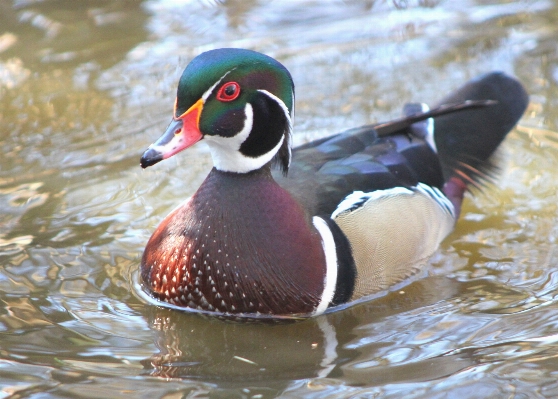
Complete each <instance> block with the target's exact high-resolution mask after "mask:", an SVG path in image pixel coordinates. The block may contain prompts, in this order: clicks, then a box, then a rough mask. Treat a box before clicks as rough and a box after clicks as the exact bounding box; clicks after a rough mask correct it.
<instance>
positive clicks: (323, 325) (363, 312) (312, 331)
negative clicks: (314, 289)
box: [144, 277, 463, 384]
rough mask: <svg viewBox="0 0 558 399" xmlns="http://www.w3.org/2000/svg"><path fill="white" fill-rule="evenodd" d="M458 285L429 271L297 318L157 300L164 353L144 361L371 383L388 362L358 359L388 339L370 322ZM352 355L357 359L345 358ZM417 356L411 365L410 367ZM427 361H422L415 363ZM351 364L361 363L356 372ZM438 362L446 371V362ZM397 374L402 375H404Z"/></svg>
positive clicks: (168, 374)
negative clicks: (216, 311) (243, 319)
mask: <svg viewBox="0 0 558 399" xmlns="http://www.w3.org/2000/svg"><path fill="white" fill-rule="evenodd" d="M458 290H459V285H458V284H457V283H456V282H455V281H453V280H450V279H447V278H445V277H432V278H426V279H423V280H420V281H417V282H415V283H412V284H411V285H409V286H407V287H405V288H404V290H401V291H397V292H392V293H391V294H389V295H387V296H385V297H383V298H380V299H378V300H375V301H373V302H372V303H371V304H369V305H357V306H354V307H352V308H349V309H347V310H345V311H343V312H336V313H332V314H328V315H326V316H323V317H318V318H315V319H309V320H305V321H302V322H291V323H285V322H283V323H279V322H276V323H273V322H269V323H264V322H260V323H238V322H222V321H220V320H216V319H208V318H205V317H200V316H198V315H192V314H190V313H186V312H179V311H176V310H170V309H164V308H159V307H154V306H151V307H148V308H147V309H146V314H147V316H148V318H149V324H150V325H151V326H152V328H153V329H154V330H156V331H157V332H158V338H157V340H156V342H155V344H156V346H157V348H158V349H159V353H158V354H156V355H154V356H152V357H151V358H150V359H149V360H148V361H146V362H144V365H145V366H146V368H147V370H148V371H149V373H150V374H151V375H156V376H160V377H165V378H176V377H180V378H196V379H197V378H203V379H204V380H206V381H218V380H223V381H228V382H231V383H232V382H237V383H243V382H246V381H266V380H269V379H270V378H273V379H274V380H276V381H285V382H288V381H289V380H291V379H301V378H325V377H328V376H330V375H335V376H336V377H340V376H342V375H345V377H346V378H348V380H349V381H351V383H354V384H360V383H362V382H360V381H359V380H360V379H362V378H363V373H364V374H366V375H367V378H368V383H373V382H374V381H376V382H375V383H376V384H380V383H382V381H384V382H385V379H382V378H379V376H377V377H375V373H380V374H381V373H385V372H386V370H385V366H386V365H387V364H382V363H378V364H375V366H376V367H375V368H374V367H372V368H370V367H367V368H366V370H363V368H362V367H359V366H358V364H359V363H361V362H362V360H361V359H362V358H365V359H370V358H376V357H377V356H378V353H377V352H379V351H381V350H382V348H383V347H385V345H386V342H382V338H380V337H379V336H376V339H378V341H377V342H376V341H375V340H374V338H372V337H374V335H373V334H369V333H370V331H369V330H368V329H367V328H366V326H367V325H373V324H374V323H382V320H384V319H385V318H387V317H389V316H392V315H396V314H402V313H405V312H410V311H412V310H415V309H419V308H423V307H427V306H431V305H433V304H434V303H437V302H439V301H443V300H448V299H450V298H452V297H453V296H454V295H455V294H456V293H457V292H458ZM371 339H372V340H371ZM359 341H360V342H359ZM348 359H352V360H351V361H350V362H349V363H348V364H347V362H348ZM401 360H403V359H399V361H401ZM406 360H407V361H408V360H409V359H406ZM353 363H356V364H355V365H352V364H353ZM413 364H414V363H412V364H409V365H407V366H406V367H408V368H411V369H412V368H414V367H415V366H413ZM421 367H422V366H420V364H419V365H417V370H420V368H421ZM459 367H463V365H462V364H461V365H460V366H459ZM150 369H151V370H150ZM352 369H355V370H357V371H356V375H353V374H354V373H353V371H351V370H352ZM436 370H437V371H436V372H441V371H443V372H444V373H448V370H447V369H446V370H442V369H436ZM436 372H434V370H430V372H429V371H426V370H424V373H423V378H439V377H440V376H441V375H438V374H436ZM442 375H445V374H442ZM391 378H392V380H393V381H396V380H397V379H400V378H402V375H400V374H399V375H398V374H394V375H393V376H392V377H391ZM353 380H354V381H353Z"/></svg>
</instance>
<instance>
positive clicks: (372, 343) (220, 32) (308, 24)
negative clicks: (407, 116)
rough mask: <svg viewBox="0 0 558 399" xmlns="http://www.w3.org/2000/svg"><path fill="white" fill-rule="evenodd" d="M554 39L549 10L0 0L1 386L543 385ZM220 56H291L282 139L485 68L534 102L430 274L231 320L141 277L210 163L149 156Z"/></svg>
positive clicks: (556, 200) (557, 89)
mask: <svg viewBox="0 0 558 399" xmlns="http://www.w3.org/2000/svg"><path fill="white" fill-rule="evenodd" d="M557 43H558V2H557V1H539V0H530V1H527V0H525V1H517V2H509V1H498V0H494V1H477V2H475V1H468V0H466V1H456V0H455V1H449V0H448V1H424V0H423V1H412V0H409V1H407V2H401V1H398V2H395V3H394V2H391V1H376V2H374V1H356V0H354V1H350V0H346V1H305V0H300V1H294V0H293V1H257V0H236V1H210V0H206V1H202V0H199V1H194V0H190V1H187V0H183V1H170V0H169V1H166V0H159V1H155V0H153V1H70V0H45V1H42V2H41V1H34V0H25V1H23V0H22V1H15V0H14V1H9V0H0V149H1V156H0V301H1V302H2V305H1V306H0V399H1V398H51V397H52V398H124V397H133V398H168V399H170V398H173V399H174V398H201V397H212V398H273V397H278V396H279V397H284V398H298V397H308V398H376V397H382V398H401V397H405V398H449V397H451V398H454V397H455V398H500V397H502V398H533V397H534V398H537V397H548V398H552V397H557V396H558V382H557V374H558V361H557V359H556V357H558V304H557V303H556V301H555V296H556V294H557V293H558V291H557V287H558V274H557V271H558V250H557V244H556V241H557V238H558V209H557V204H558V194H557V190H556V187H558V45H557ZM216 47H246V48H250V49H255V50H258V51H261V52H264V53H267V54H269V55H271V56H273V57H276V58H278V59H279V60H280V61H281V62H282V63H283V64H284V65H286V66H287V68H289V70H290V71H291V73H292V75H293V78H294V80H295V84H296V93H297V97H296V119H295V142H296V143H303V142H306V141H308V140H310V139H313V138H317V137H323V136H325V135H328V134H332V133H335V132H337V131H340V130H343V129H346V128H349V127H354V126H357V125H361V124H365V123H374V122H379V121H383V120H387V119H389V118H393V117H396V116H398V115H399V113H400V109H401V105H402V104H403V103H404V102H405V101H426V102H430V103H434V102H436V100H438V99H439V98H441V97H443V96H444V95H445V94H446V93H448V92H449V91H450V90H452V89H453V88H455V87H457V86H459V85H460V84H462V83H463V82H465V81H466V80H468V79H470V78H472V77H474V76H476V75H479V74H481V73H484V72H487V71H490V70H502V71H505V72H507V73H510V74H513V75H515V76H517V77H518V78H519V79H520V80H521V81H522V82H523V83H524V84H525V86H526V88H527V90H528V91H529V93H530V94H531V103H530V105H529V108H528V110H527V113H526V114H525V116H524V118H523V119H522V120H521V121H520V123H519V125H518V127H517V129H515V130H514V131H512V133H511V134H510V135H509V136H508V138H507V139H506V141H505V143H504V145H503V148H502V151H501V154H500V166H501V170H500V173H499V175H498V177H497V179H496V181H495V183H494V184H493V185H492V186H490V187H488V188H487V189H486V190H485V191H484V192H483V193H475V195H474V196H469V197H468V198H467V200H466V203H465V205H464V209H463V213H462V218H461V220H460V222H459V223H458V225H457V227H456V230H455V231H454V232H453V233H452V234H451V235H450V237H449V238H448V239H446V241H445V242H444V243H443V244H442V246H441V248H440V250H439V251H438V252H437V253H436V254H435V255H434V257H433V258H432V260H431V262H430V265H429V267H428V269H427V271H426V273H425V274H424V275H422V276H420V278H418V279H416V280H415V281H414V282H413V283H411V284H410V285H408V286H405V287H402V288H400V289H398V290H396V291H394V292H392V293H390V294H389V295H387V296H385V297H383V298H379V299H376V300H373V301H370V302H368V303H364V304H360V305H358V306H356V307H353V308H350V309H347V310H344V311H341V312H337V313H334V314H330V315H327V316H324V317H320V318H317V319H313V320H308V321H304V322H301V323H295V324H289V325H259V324H238V323H236V324H235V323H224V322H221V321H218V320H211V319H207V318H203V317H200V316H197V315H189V314H182V313H179V312H176V311H172V310H169V309H161V308H157V307H154V306H152V305H149V304H146V303H144V302H143V301H142V300H141V299H140V298H139V297H138V295H137V294H136V293H135V288H134V282H135V280H134V278H135V272H136V270H137V268H138V264H139V260H140V256H141V253H142V250H143V247H144V245H145V243H146V241H147V239H148V238H149V236H150V234H151V232H152V231H153V230H154V228H155V226H156V225H157V224H158V223H159V221H160V220H161V219H162V218H163V217H164V216H165V215H166V214H167V213H168V212H169V211H170V210H172V209H173V208H174V207H175V206H176V205H178V204H179V203H180V202H181V201H182V200H183V199H185V198H186V197H188V196H189V195H191V194H192V193H193V192H194V191H195V190H196V188H197V187H198V185H199V184H200V183H201V181H202V180H203V178H204V177H205V175H206V174H207V172H208V171H209V169H210V168H211V159H210V158H209V152H208V150H207V148H206V147H205V146H204V145H203V143H200V144H198V145H196V146H195V147H194V148H192V149H189V150H188V151H187V152H184V153H182V154H180V155H179V156H176V157H173V158H172V159H169V160H167V161H165V162H164V163H161V164H158V165H157V166H155V167H153V168H149V169H147V170H145V171H144V170H141V168H140V167H139V157H140V155H141V153H142V152H143V150H145V148H147V146H148V145H149V144H150V143H151V142H152V141H153V140H154V139H155V138H157V137H159V135H160V134H161V133H162V132H163V131H164V129H165V128H166V125H167V123H168V121H169V120H170V117H171V112H172V107H173V102H174V96H175V90H176V81H177V79H178V77H179V75H180V73H181V72H182V69H183V68H184V66H185V65H186V64H187V63H188V62H189V60H191V59H192V58H193V57H194V56H195V55H196V54H199V53H200V52H202V51H204V50H207V49H211V48H216Z"/></svg>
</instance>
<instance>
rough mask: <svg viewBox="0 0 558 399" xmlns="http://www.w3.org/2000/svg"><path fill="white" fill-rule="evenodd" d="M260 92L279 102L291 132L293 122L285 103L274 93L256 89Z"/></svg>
mask: <svg viewBox="0 0 558 399" xmlns="http://www.w3.org/2000/svg"><path fill="white" fill-rule="evenodd" d="M258 91H259V92H260V93H263V94H265V95H266V96H268V97H269V98H271V99H273V100H274V101H275V102H276V103H277V104H279V106H280V107H281V109H282V110H283V112H284V113H285V116H286V118H287V121H288V122H289V132H288V134H291V132H292V131H293V123H292V120H291V114H290V113H289V109H288V108H287V106H286V105H285V103H284V102H283V100H281V99H280V98H279V97H277V96H276V95H275V94H272V93H270V92H269V91H267V90H258ZM293 104H294V93H293ZM288 165H289V166H290V165H291V146H290V145H289V163H288Z"/></svg>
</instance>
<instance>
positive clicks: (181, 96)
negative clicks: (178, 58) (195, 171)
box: [141, 48, 294, 173]
mask: <svg viewBox="0 0 558 399" xmlns="http://www.w3.org/2000/svg"><path fill="white" fill-rule="evenodd" d="M293 107H294V85H293V81H292V78H291V75H290V74H289V72H288V71H287V69H286V68H285V67H284V66H283V65H282V64H280V63H279V62H278V61H276V60H274V59H273V58H271V57H268V56H266V55H263V54H260V53H257V52H255V51H250V50H243V49H232V48H224V49H217V50H211V51H208V52H205V53H202V54H200V55H198V56H197V57H196V58H194V59H193V60H192V62H190V64H189V65H188V66H187V67H186V69H185V70H184V72H183V73H182V76H181V78H180V81H179V83H178V90H177V95H176V101H175V105H174V115H173V118H172V121H171V123H170V125H169V127H168V128H167V130H166V132H165V133H164V134H163V135H162V136H161V137H160V138H159V139H158V140H157V141H156V142H155V143H153V144H152V145H151V146H150V147H149V148H148V149H147V150H146V151H145V153H144V154H143V156H142V157H141V166H142V167H143V168H146V167H148V166H151V165H154V164H156V163H157V162H159V161H162V160H163V159H167V158H169V157H171V156H173V155H174V154H176V153H178V152H180V151H182V150H184V149H186V148H188V147H190V146H192V145H193V144H195V143H196V142H198V141H200V140H202V139H205V140H206V142H207V144H208V145H209V148H210V150H211V155H212V158H213V164H214V166H215V167H216V168H217V169H219V170H221V171H225V172H237V173H246V172H250V171H252V170H256V169H259V168H261V167H262V166H264V165H267V164H269V163H270V162H271V161H272V160H275V161H276V162H277V163H278V164H279V166H280V167H281V169H282V170H283V172H285V173H286V171H287V169H288V167H289V163H290V157H291V153H290V135H291V120H292V115H293Z"/></svg>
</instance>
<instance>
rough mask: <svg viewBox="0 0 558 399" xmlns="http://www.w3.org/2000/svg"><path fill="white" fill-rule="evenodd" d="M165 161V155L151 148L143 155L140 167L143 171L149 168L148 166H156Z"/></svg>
mask: <svg viewBox="0 0 558 399" xmlns="http://www.w3.org/2000/svg"><path fill="white" fill-rule="evenodd" d="M162 160H163V154H162V153H160V152H159V151H157V150H155V149H153V148H149V149H148V150H147V151H145V152H144V153H143V155H142V156H141V159H140V165H141V167H142V168H143V169H145V168H147V167H148V166H152V165H155V164H156V163H157V162H160V161H162Z"/></svg>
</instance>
